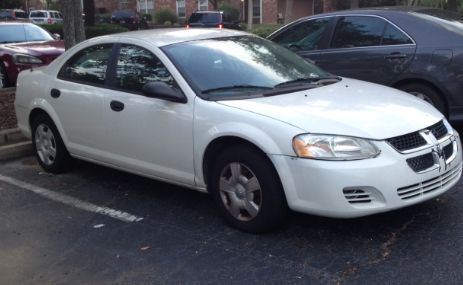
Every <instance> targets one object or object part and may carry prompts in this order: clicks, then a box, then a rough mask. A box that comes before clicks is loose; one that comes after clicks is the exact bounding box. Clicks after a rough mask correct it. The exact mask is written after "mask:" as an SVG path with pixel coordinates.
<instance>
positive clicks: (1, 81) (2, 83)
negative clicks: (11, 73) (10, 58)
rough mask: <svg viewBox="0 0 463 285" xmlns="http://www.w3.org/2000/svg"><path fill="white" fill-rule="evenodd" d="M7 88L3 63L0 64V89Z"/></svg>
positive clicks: (6, 77)
mask: <svg viewBox="0 0 463 285" xmlns="http://www.w3.org/2000/svg"><path fill="white" fill-rule="evenodd" d="M5 87H8V76H7V74H6V69H5V66H4V65H3V63H0V88H5Z"/></svg>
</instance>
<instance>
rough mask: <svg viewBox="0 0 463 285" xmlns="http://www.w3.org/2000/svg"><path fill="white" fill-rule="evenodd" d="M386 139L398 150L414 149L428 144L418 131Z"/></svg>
mask: <svg viewBox="0 0 463 285" xmlns="http://www.w3.org/2000/svg"><path fill="white" fill-rule="evenodd" d="M386 141H387V142H388V143H389V144H391V145H392V146H393V147H394V148H395V149H396V150H398V151H404V150H409V149H414V148H418V147H420V146H425V145H426V140H425V139H424V138H423V137H422V136H421V135H420V133H418V132H415V133H410V134H406V135H403V136H398V137H393V138H390V139H387V140H386Z"/></svg>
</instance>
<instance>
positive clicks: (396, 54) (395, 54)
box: [386, 52, 407, 59]
mask: <svg viewBox="0 0 463 285" xmlns="http://www.w3.org/2000/svg"><path fill="white" fill-rule="evenodd" d="M404 58H407V55H406V54H403V53H400V52H393V53H391V54H390V55H387V56H386V59H404Z"/></svg>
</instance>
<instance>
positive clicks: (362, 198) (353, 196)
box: [342, 189, 373, 204]
mask: <svg viewBox="0 0 463 285" xmlns="http://www.w3.org/2000/svg"><path fill="white" fill-rule="evenodd" d="M342 192H343V193H344V197H346V200H347V202H349V203H351V204H359V203H370V202H371V201H372V199H373V198H372V197H371V196H370V193H368V192H366V191H365V190H362V189H343V190H342Z"/></svg>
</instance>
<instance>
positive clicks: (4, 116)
mask: <svg viewBox="0 0 463 285" xmlns="http://www.w3.org/2000/svg"><path fill="white" fill-rule="evenodd" d="M14 91H15V90H14V89H8V90H0V130H4V129H11V128H16V124H17V122H16V114H15V112H14Z"/></svg>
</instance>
